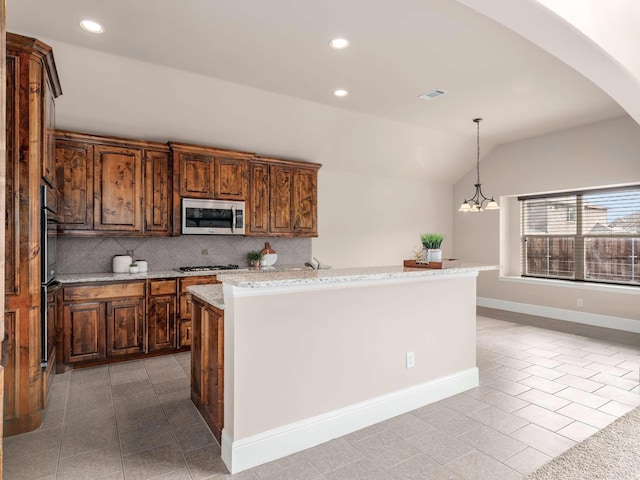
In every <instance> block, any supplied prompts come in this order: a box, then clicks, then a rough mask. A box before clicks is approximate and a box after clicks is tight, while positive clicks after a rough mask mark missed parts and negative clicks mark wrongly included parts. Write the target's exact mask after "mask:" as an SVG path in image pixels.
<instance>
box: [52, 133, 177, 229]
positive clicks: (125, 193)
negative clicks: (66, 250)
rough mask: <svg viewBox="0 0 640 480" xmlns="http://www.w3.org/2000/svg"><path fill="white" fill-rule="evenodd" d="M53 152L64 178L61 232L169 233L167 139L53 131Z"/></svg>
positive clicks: (169, 204)
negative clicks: (136, 138)
mask: <svg viewBox="0 0 640 480" xmlns="http://www.w3.org/2000/svg"><path fill="white" fill-rule="evenodd" d="M55 153H56V154H55V158H56V168H57V172H58V176H59V177H60V178H62V179H63V182H62V186H61V188H60V190H61V202H60V203H61V205H60V210H61V213H60V217H61V223H60V225H59V231H60V233H61V234H63V235H64V234H71V235H87V236H90V235H106V234H113V235H146V236H151V235H159V236H166V235H169V234H170V233H171V224H170V212H171V208H172V204H171V202H172V195H171V194H172V176H171V156H170V154H169V148H168V147H167V146H166V145H165V144H161V143H154V142H147V141H143V140H127V139H121V138H115V137H104V136H99V135H90V134H83V133H76V132H65V131H57V132H56V141H55Z"/></svg>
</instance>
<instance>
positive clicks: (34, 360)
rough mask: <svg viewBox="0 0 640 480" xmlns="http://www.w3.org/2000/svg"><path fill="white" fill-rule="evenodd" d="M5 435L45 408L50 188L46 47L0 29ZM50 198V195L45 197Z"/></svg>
mask: <svg viewBox="0 0 640 480" xmlns="http://www.w3.org/2000/svg"><path fill="white" fill-rule="evenodd" d="M6 74H7V90H6V93H7V105H6V111H7V125H6V126H7V128H6V140H7V150H6V160H7V162H6V163H7V168H6V222H5V228H6V236H5V337H4V340H3V350H4V351H5V352H6V354H5V355H4V357H3V358H2V362H3V365H4V367H5V379H4V389H5V390H4V391H5V403H4V434H5V435H13V434H16V433H22V432H26V431H30V430H34V429H35V428H37V427H38V426H39V425H40V421H41V409H42V408H43V406H44V403H45V399H44V398H43V385H42V377H43V374H42V369H41V366H40V363H41V352H42V345H41V301H40V281H41V274H40V248H39V245H40V187H41V185H45V186H46V187H47V189H48V190H49V191H50V192H51V191H53V189H55V187H56V178H55V174H54V168H53V165H54V161H53V160H52V158H51V155H52V154H53V151H52V145H53V134H52V131H53V121H54V116H55V112H54V98H55V97H57V96H59V95H60V94H61V93H62V91H61V89H60V83H59V80H58V75H57V71H56V66H55V62H54V59H53V52H52V50H51V48H50V47H49V46H48V45H46V44H44V43H42V42H40V41H39V40H36V39H34V38H29V37H24V36H21V35H15V34H11V33H8V34H7V56H6ZM51 197H52V198H53V199H54V200H55V193H53V194H52V195H51Z"/></svg>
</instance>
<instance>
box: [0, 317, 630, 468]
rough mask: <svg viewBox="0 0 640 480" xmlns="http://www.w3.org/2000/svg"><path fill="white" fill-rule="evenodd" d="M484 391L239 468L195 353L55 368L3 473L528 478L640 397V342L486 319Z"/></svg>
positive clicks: (480, 332) (481, 321)
mask: <svg viewBox="0 0 640 480" xmlns="http://www.w3.org/2000/svg"><path fill="white" fill-rule="evenodd" d="M477 325H478V328H477V353H478V367H479V369H480V386H479V387H478V388H475V389H473V390H470V391H468V392H465V393H462V394H460V395H457V396H454V397H451V398H449V399H446V400H443V401H441V402H438V403H436V404H433V405H429V406H427V407H424V408H420V409H418V410H415V411H413V412H411V413H408V414H405V415H401V416H399V417H396V418H393V419H391V420H388V421H385V422H382V423H379V424H376V425H373V426H371V427H369V428H366V429H364V430H360V431H357V432H354V433H352V434H349V435H347V436H345V437H341V438H338V439H335V440H333V441H330V442H327V443H325V444H322V445H319V446H317V447H315V448H311V449H309V450H306V451H304V452H301V453H298V454H295V455H292V456H289V457H286V458H284V459H281V460H278V461H275V462H272V463H270V464H266V465H262V466H260V467H257V468H255V469H253V470H249V471H246V472H243V473H241V474H237V475H228V473H227V471H226V469H225V467H224V465H223V464H222V461H221V460H220V448H219V446H218V445H217V444H216V442H215V440H214V438H213V436H212V435H211V433H210V432H209V431H208V429H207V427H206V426H205V424H204V423H203V422H202V420H201V418H200V416H199V415H198V412H197V411H196V410H195V408H194V407H193V405H192V404H191V401H190V399H189V354H188V353H186V354H177V355H172V356H165V357H156V358H153V359H149V360H143V361H134V362H127V363H121V364H114V365H110V366H108V367H107V366H104V367H98V368H92V369H84V370H77V371H74V372H70V373H67V374H64V375H57V376H56V377H55V383H54V386H53V388H52V392H51V397H50V402H49V407H48V409H47V412H46V416H45V419H44V422H43V425H42V427H41V428H40V429H38V430H37V431H35V432H31V433H27V434H23V435H18V436H14V437H10V438H7V439H5V444H4V454H5V466H4V474H5V477H4V478H5V480H22V479H28V480H36V479H46V480H54V479H60V480H81V479H82V480H93V479H96V480H97V479H100V480H123V479H126V480H133V479H157V480H160V479H163V480H169V479H171V480H183V479H184V480H188V479H197V480H203V479H218V480H222V479H225V478H232V479H239V480H316V479H317V480H323V479H324V480H341V479H344V480H359V479H363V480H364V479H366V480H381V479H385V480H410V479H415V480H417V479H420V480H425V479H428V480H430V479H434V480H439V479H491V480H496V479H500V480H509V479H518V478H522V476H523V475H525V474H527V473H529V472H532V471H533V470H535V469H536V468H537V467H539V466H540V465H542V464H543V463H545V462H546V461H548V460H549V459H551V458H553V457H555V456H557V455H559V454H560V453H562V452H563V451H565V450H566V449H568V448H569V447H571V446H572V445H574V444H575V443H576V442H580V441H581V440H583V439H585V438H586V437H588V436H589V435H591V434H593V433H595V432H596V431H598V430H599V429H601V428H603V427H605V426H606V425H608V424H609V423H610V422H612V421H613V420H615V419H616V418H617V417H619V416H621V415H623V414H624V413H626V412H627V411H629V410H630V409H632V408H633V407H635V406H638V405H640V394H639V393H640V387H639V384H638V372H639V368H640V343H638V348H632V347H629V346H625V345H622V344H616V343H612V342H611V341H604V340H594V339H590V338H586V337H580V336H576V335H571V334H567V333H560V332H556V331H552V330H545V329H541V328H536V327H531V326H526V325H521V324H516V323H510V322H507V321H502V320H495V319H490V318H486V317H482V316H479V317H478V323H477Z"/></svg>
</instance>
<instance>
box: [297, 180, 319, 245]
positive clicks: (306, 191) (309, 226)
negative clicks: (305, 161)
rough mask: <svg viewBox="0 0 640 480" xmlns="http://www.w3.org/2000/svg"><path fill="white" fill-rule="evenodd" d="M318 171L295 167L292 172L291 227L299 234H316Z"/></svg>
mask: <svg viewBox="0 0 640 480" xmlns="http://www.w3.org/2000/svg"><path fill="white" fill-rule="evenodd" d="M317 192H318V172H317V170H314V169H311V168H296V169H295V171H294V173H293V229H294V232H295V233H296V234H297V235H299V236H317V235H318V197H317V196H318V193H317Z"/></svg>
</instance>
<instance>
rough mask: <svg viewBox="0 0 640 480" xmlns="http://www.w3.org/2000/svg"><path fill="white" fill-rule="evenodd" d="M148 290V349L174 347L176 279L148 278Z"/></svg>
mask: <svg viewBox="0 0 640 480" xmlns="http://www.w3.org/2000/svg"><path fill="white" fill-rule="evenodd" d="M148 292H149V297H148V304H147V331H148V351H149V352H155V351H157V350H167V349H175V348H176V347H177V345H176V319H177V313H178V309H177V308H176V307H177V299H178V294H177V286H176V279H171V280H149V283H148Z"/></svg>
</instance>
